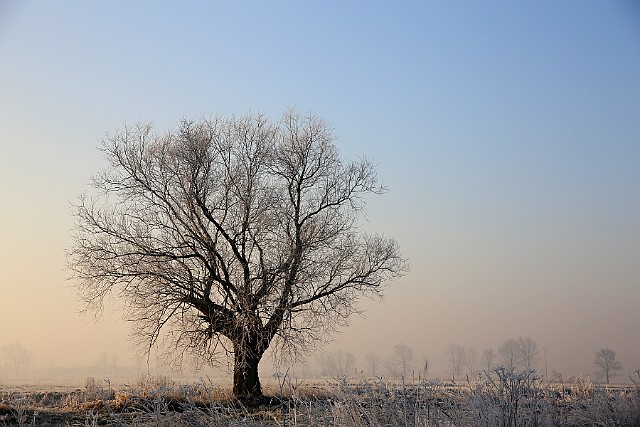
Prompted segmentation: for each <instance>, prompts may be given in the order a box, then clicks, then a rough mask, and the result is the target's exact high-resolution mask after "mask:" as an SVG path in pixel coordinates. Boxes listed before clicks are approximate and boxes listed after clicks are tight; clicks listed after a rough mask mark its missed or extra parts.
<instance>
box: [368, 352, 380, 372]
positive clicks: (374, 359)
mask: <svg viewBox="0 0 640 427" xmlns="http://www.w3.org/2000/svg"><path fill="white" fill-rule="evenodd" d="M364 358H365V359H366V360H367V364H368V365H369V369H371V376H373V377H375V376H376V371H377V369H378V366H379V365H380V355H378V353H374V352H372V351H370V352H368V353H366V354H365V355H364Z"/></svg>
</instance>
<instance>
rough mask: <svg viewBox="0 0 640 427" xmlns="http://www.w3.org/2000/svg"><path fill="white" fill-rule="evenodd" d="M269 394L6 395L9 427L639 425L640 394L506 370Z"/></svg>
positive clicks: (3, 418) (160, 388)
mask: <svg viewBox="0 0 640 427" xmlns="http://www.w3.org/2000/svg"><path fill="white" fill-rule="evenodd" d="M275 379H276V380H277V382H275V383H273V384H272V385H271V386H270V387H267V388H266V389H265V392H266V393H265V394H266V397H263V398H257V399H245V400H239V399H236V398H234V397H233V395H232V393H231V388H230V387H228V386H217V385H214V384H213V383H212V382H211V381H210V380H208V379H207V380H201V381H198V382H196V383H193V384H188V385H184V384H178V383H175V382H173V381H172V380H170V379H168V378H166V377H141V378H139V379H138V380H136V381H133V382H132V383H131V384H129V385H122V386H119V387H111V385H110V384H105V383H102V382H99V381H96V380H95V379H93V378H87V380H86V382H85V385H84V388H83V389H77V390H73V391H39V392H34V391H30V392H25V391H12V390H9V389H6V388H5V389H0V425H25V426H26V425H54V426H91V425H109V426H174V425H184V426H210V425H229V426H231V425H248V426H285V425H289V426H309V425H334V426H383V425H394V426H405V425H406V426H441V425H442V426H451V425H455V426H556V425H557V426H589V425H592V426H638V425H640V388H639V387H637V386H635V385H634V386H615V387H614V386H602V385H594V384H593V383H591V381H590V380H589V379H588V378H586V377H584V378H580V379H578V380H576V381H575V382H573V383H571V384H563V383H546V382H543V381H542V380H541V378H540V377H538V376H536V375H535V374H534V373H533V372H531V371H530V372H514V371H513V370H512V369H510V368H506V367H498V368H496V369H495V370H494V371H493V372H492V373H491V375H486V377H485V378H484V379H482V380H480V379H478V380H476V381H473V380H470V379H467V380H466V381H465V382H458V383H453V382H442V381H420V380H414V381H409V382H406V381H405V382H403V381H399V382H389V381H386V380H384V379H382V378H372V379H369V380H363V381H349V380H347V379H346V378H342V379H334V380H329V381H323V382H315V383H314V382H309V381H308V380H306V381H299V380H295V379H292V378H290V377H288V376H286V375H285V376H278V377H276V378H275Z"/></svg>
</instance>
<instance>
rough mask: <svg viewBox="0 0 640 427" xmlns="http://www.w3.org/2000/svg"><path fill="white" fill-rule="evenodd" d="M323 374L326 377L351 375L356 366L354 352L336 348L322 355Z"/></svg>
mask: <svg viewBox="0 0 640 427" xmlns="http://www.w3.org/2000/svg"><path fill="white" fill-rule="evenodd" d="M321 364H322V375H323V376H325V377H336V376H341V377H346V376H349V375H350V374H351V373H352V371H353V370H354V368H355V366H356V357H355V356H354V355H353V353H351V352H348V351H342V350H334V351H332V352H329V353H325V354H323V355H322V356H321Z"/></svg>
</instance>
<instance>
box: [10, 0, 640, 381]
mask: <svg viewBox="0 0 640 427" xmlns="http://www.w3.org/2000/svg"><path fill="white" fill-rule="evenodd" d="M291 106H293V107H297V108H298V109H300V110H302V111H306V110H309V109H312V110H314V111H315V112H316V113H317V114H318V115H320V116H322V117H324V118H325V119H326V120H327V121H328V122H330V123H331V124H332V125H333V127H334V129H335V133H336V135H337V136H338V138H339V139H338V145H339V147H340V149H341V150H342V152H343V153H344V154H345V155H346V156H357V155H362V154H365V155H366V156H367V157H368V158H370V159H372V160H373V161H374V162H375V163H377V164H378V165H379V175H380V177H381V178H382V179H383V181H384V183H385V184H386V185H387V186H388V187H389V190H390V191H389V192H388V193H387V194H385V195H383V196H379V197H375V198H372V199H371V200H370V201H369V204H368V208H369V209H368V216H367V219H368V222H367V223H366V225H365V227H366V228H367V229H368V230H372V231H376V232H380V233H384V234H387V235H390V236H393V237H395V238H396V239H397V240H398V241H399V242H400V244H401V247H402V248H403V253H404V255H405V256H406V257H408V258H409V259H410V261H411V265H412V270H411V273H410V274H409V275H407V276H406V277H404V278H402V279H401V280H398V281H396V282H394V283H392V284H391V286H390V288H389V290H388V293H387V298H386V300H385V301H384V302H383V303H378V302H367V303H366V304H365V307H366V308H367V310H368V311H367V315H366V318H354V319H352V322H351V326H350V327H349V328H347V329H345V330H344V332H343V333H342V334H340V335H338V336H337V337H336V340H337V342H336V344H333V346H330V347H329V348H336V347H339V348H342V349H344V350H350V351H352V352H354V353H355V354H356V356H358V359H359V363H358V364H359V366H361V367H362V368H365V362H364V358H363V357H362V354H363V353H364V352H366V351H377V352H378V353H380V354H381V355H388V354H390V353H391V351H392V349H393V346H394V345H395V344H397V343H400V342H406V343H407V344H408V345H409V346H411V347H412V348H413V349H414V351H415V353H416V354H417V355H418V356H420V357H422V356H427V357H428V358H429V359H431V361H432V366H433V369H432V373H433V374H434V375H438V374H441V373H444V372H445V371H446V369H447V364H446V359H445V349H446V347H447V346H448V345H449V344H459V345H464V346H469V347H475V348H476V349H477V351H478V352H479V353H481V351H482V349H483V348H485V347H493V348H494V349H495V348H497V347H498V346H499V345H500V344H501V343H502V342H503V341H504V340H505V339H507V338H511V337H518V336H521V335H522V336H531V337H532V338H534V339H535V340H536V341H537V342H538V344H539V346H540V347H541V348H542V347H546V348H548V352H549V369H557V370H559V371H562V372H564V373H565V374H572V373H580V372H592V368H591V364H592V361H593V358H594V353H595V351H596V350H598V349H599V348H602V347H605V346H606V347H610V348H612V349H614V350H615V351H616V352H617V353H618V356H619V360H620V361H621V363H622V365H623V366H624V368H625V373H624V374H623V376H624V377H626V372H627V371H628V370H631V369H637V368H640V335H639V333H638V329H639V327H640V7H638V5H637V3H634V2H631V1H628V2H625V1H616V2H603V1H589V0H587V1H563V2H558V1H536V2H506V1H505V2H475V1H473V2H472V1H468V2H463V1H461V2H444V1H416V2H409V1H386V2H379V1H371V2H369V1H367V2H355V1H347V2H343V1H336V2H328V1H322V2H320V1H317V2H311V1H297V2H294V1H269V2H263V1H255V2H249V1H240V2H231V1H228V2H208V1H207V2H205V1H201V2H198V1H189V2H178V1H175V2H168V1H165V2H158V1H133V2H132V1H108V2H105V1H103V2H98V1H62V0H59V1H57V0H56V1H46V2H44V1H41V2H37V1H17V0H16V1H11V0H9V1H8V0H0V149H1V151H0V183H1V184H0V206H1V217H0V233H1V234H0V251H1V252H0V273H1V274H0V345H2V344H3V343H8V342H12V341H16V340H18V341H21V342H22V344H23V345H24V346H25V347H27V348H29V349H31V350H32V351H33V353H34V356H35V358H36V362H37V363H39V364H40V365H46V364H49V363H57V364H59V365H65V364H66V365H68V364H74V363H76V364H77V363H93V362H95V361H96V360H97V359H98V357H99V355H100V354H101V353H102V352H108V353H119V354H120V355H121V356H120V360H125V356H124V355H125V354H126V351H127V350H126V349H127V346H128V341H127V330H128V329H127V325H126V323H125V322H123V321H122V320H121V319H120V318H119V317H118V314H117V313H114V312H113V311H112V309H113V307H108V310H107V312H106V313H105V317H104V318H103V320H102V321H101V322H99V323H92V322H91V321H90V320H91V319H89V318H86V317H85V318H83V317H81V316H79V315H78V314H77V313H76V311H77V305H76V302H75V300H74V292H73V289H72V288H71V287H70V283H69V282H68V281H67V280H66V277H67V276H68V274H69V273H68V272H67V271H66V270H65V268H66V267H65V257H64V250H65V248H67V247H68V246H69V244H70V238H69V237H70V234H71V229H72V227H73V218H72V213H73V209H72V207H71V205H72V203H73V202H74V201H75V199H76V196H77V194H79V193H81V192H82V191H84V190H85V189H86V188H87V182H88V180H89V178H90V176H91V175H92V174H93V173H95V172H96V171H98V170H99V169H100V168H102V167H104V166H105V163H104V161H103V159H102V156H101V153H100V152H99V151H98V150H97V149H96V147H97V146H98V145H99V140H100V139H101V138H102V137H103V136H104V135H105V134H106V133H108V132H111V133H112V132H114V131H115V130H116V129H117V128H119V127H121V126H122V125H123V124H124V123H125V122H126V123H133V122H137V121H139V120H152V121H153V122H154V123H155V124H156V126H157V128H158V129H160V130H165V129H169V128H172V127H174V126H175V124H176V123H177V122H178V121H179V120H181V119H182V118H184V117H190V118H198V117H200V116H202V115H207V116H208V115H210V114H223V115H227V114H232V113H237V114H243V113H247V112H262V113H265V114H267V115H269V116H271V117H273V118H278V117H279V116H280V115H281V114H282V113H283V112H284V111H285V110H286V109H287V108H288V107H291Z"/></svg>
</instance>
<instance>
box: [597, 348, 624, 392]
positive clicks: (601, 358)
mask: <svg viewBox="0 0 640 427" xmlns="http://www.w3.org/2000/svg"><path fill="white" fill-rule="evenodd" d="M593 366H594V367H595V368H596V369H597V373H598V375H599V376H600V377H601V378H602V377H604V379H605V381H606V383H607V384H609V380H610V379H611V378H613V377H615V376H616V375H617V374H616V371H619V370H621V369H622V365H621V364H620V362H619V361H618V359H616V352H615V351H613V350H611V349H609V348H601V349H600V350H598V351H597V352H596V357H595V360H594V361H593Z"/></svg>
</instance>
